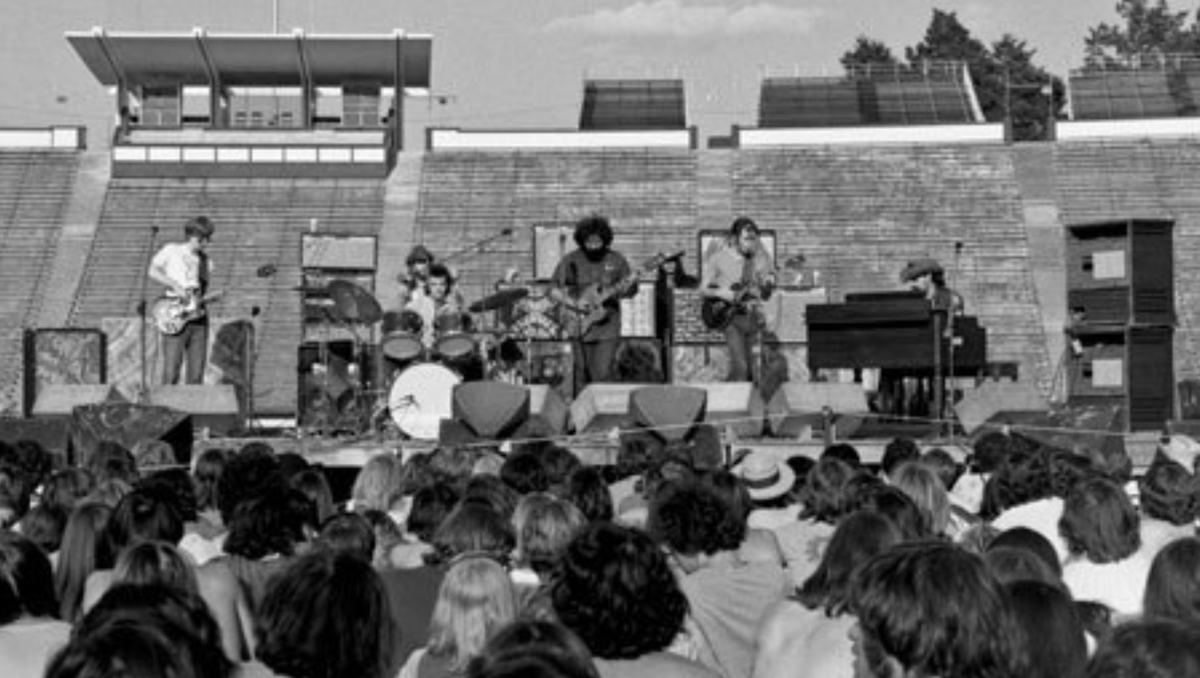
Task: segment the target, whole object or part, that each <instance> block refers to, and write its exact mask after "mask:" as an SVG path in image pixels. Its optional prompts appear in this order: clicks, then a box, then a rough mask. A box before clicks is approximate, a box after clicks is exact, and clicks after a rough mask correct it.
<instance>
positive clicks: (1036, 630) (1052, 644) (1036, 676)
mask: <svg viewBox="0 0 1200 678" xmlns="http://www.w3.org/2000/svg"><path fill="white" fill-rule="evenodd" d="M1005 588H1006V589H1007V590H1008V597H1009V600H1010V601H1011V602H1012V609H1013V613H1014V614H1015V615H1016V619H1017V624H1018V625H1019V626H1020V627H1021V630H1022V631H1023V634H1022V635H1023V639H1024V647H1025V652H1026V655H1027V656H1028V658H1029V663H1028V668H1029V673H1027V674H1025V675H1027V676H1029V677H1030V678H1083V676H1084V675H1086V673H1087V657H1088V646H1087V636H1086V633H1085V632H1084V627H1083V620H1082V619H1081V618H1080V616H1079V611H1078V609H1077V608H1076V606H1075V601H1073V600H1071V594H1069V593H1067V591H1066V590H1064V589H1063V588H1062V586H1061V585H1059V586H1056V585H1053V584H1047V583H1044V582H1038V581H1015V582H1012V583H1010V584H1007V585H1006V586H1005Z"/></svg>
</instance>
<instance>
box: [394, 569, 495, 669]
mask: <svg viewBox="0 0 1200 678" xmlns="http://www.w3.org/2000/svg"><path fill="white" fill-rule="evenodd" d="M517 612H518V605H517V594H516V589H515V588H514V587H513V583H512V580H511V579H509V576H508V571H507V570H506V569H505V568H504V566H502V565H501V564H500V563H498V562H496V560H495V559H493V558H492V557H491V556H490V555H488V554H484V553H465V554H462V555H460V556H459V557H458V558H457V559H456V560H455V562H454V563H453V564H452V565H451V566H450V569H449V571H447V572H446V577H445V578H444V579H443V580H442V585H441V588H440V589H438V599H437V603H435V604H434V607H433V617H432V618H431V619H430V621H429V642H428V644H426V646H425V648H424V649H423V650H417V651H416V652H414V653H413V654H412V655H411V656H410V657H409V659H408V662H407V663H405V665H404V668H403V669H401V671H400V678H444V677H446V676H456V675H461V674H462V673H464V672H465V671H466V668H467V664H468V663H469V662H470V661H471V659H472V658H474V657H475V656H476V655H477V654H479V653H480V651H482V650H483V648H484V646H485V645H486V644H487V642H488V640H490V639H491V637H492V636H494V635H495V634H496V632H497V631H499V630H500V629H502V628H504V627H505V626H506V625H507V624H509V623H510V622H512V621H513V620H515V619H516V618H517Z"/></svg>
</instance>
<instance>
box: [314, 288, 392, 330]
mask: <svg viewBox="0 0 1200 678" xmlns="http://www.w3.org/2000/svg"><path fill="white" fill-rule="evenodd" d="M327 289H328V291H329V298H330V299H332V300H333V309H334V315H335V316H336V317H338V318H340V319H341V320H344V321H346V322H351V323H363V324H366V325H370V324H372V323H377V322H379V321H380V320H381V319H382V318H383V309H382V308H380V307H379V302H378V301H376V300H375V297H373V296H372V295H371V293H370V292H368V291H366V290H364V289H363V288H362V287H359V286H358V285H356V284H354V283H352V282H350V281H349V280H331V281H329V285H328V287H327Z"/></svg>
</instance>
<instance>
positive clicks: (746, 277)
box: [700, 217, 775, 381]
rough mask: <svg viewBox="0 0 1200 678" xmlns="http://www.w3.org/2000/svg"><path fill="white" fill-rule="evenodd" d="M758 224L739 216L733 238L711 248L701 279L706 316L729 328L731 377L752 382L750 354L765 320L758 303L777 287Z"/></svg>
mask: <svg viewBox="0 0 1200 678" xmlns="http://www.w3.org/2000/svg"><path fill="white" fill-rule="evenodd" d="M758 236H759V231H758V225H757V224H755V223H754V221H753V220H751V219H750V218H749V217H738V218H737V219H735V220H734V222H733V225H732V226H730V227H729V237H728V238H727V239H726V241H725V242H724V243H723V244H722V245H721V246H719V247H717V248H716V249H714V250H712V251H710V252H708V253H707V258H706V259H705V262H704V276H703V278H702V280H701V281H700V290H701V294H702V295H703V297H704V301H703V302H702V306H701V315H702V317H703V320H704V322H705V324H706V325H707V326H708V327H709V329H713V330H721V331H723V332H724V333H725V343H726V345H727V346H728V347H729V376H728V380H729V381H751V380H752V379H753V377H754V374H753V373H752V371H751V356H752V349H753V346H754V342H755V340H756V339H757V337H758V333H759V331H760V326H761V324H762V314H761V312H760V310H759V304H760V303H761V302H762V301H763V300H765V299H766V298H767V297H769V296H770V295H771V292H772V291H773V290H774V287H775V266H774V264H773V263H772V262H771V255H770V253H768V252H767V250H766V248H765V247H763V246H762V243H761V242H759V238H758Z"/></svg>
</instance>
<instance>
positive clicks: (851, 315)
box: [806, 291, 987, 377]
mask: <svg viewBox="0 0 1200 678" xmlns="http://www.w3.org/2000/svg"><path fill="white" fill-rule="evenodd" d="M937 316H940V317H937ZM806 322H807V326H808V366H809V368H810V369H812V370H817V369H820V368H857V369H861V368H876V367H878V368H888V369H889V370H893V371H894V372H893V373H894V374H897V375H911V376H934V370H935V368H937V366H938V359H939V356H938V355H936V353H935V350H934V349H935V348H936V346H935V343H934V336H935V333H936V332H937V328H938V327H944V325H943V323H946V322H951V324H952V325H953V329H954V332H953V336H954V339H955V341H954V342H953V344H954V345H953V350H954V352H953V355H951V353H950V348H951V345H950V344H951V342H950V341H949V340H948V339H945V338H944V339H943V341H942V346H941V347H942V353H941V356H940V359H941V360H940V362H941V370H942V373H943V374H944V375H945V376H951V375H953V376H963V377H967V376H975V375H978V374H979V373H980V372H981V371H982V370H984V369H985V368H986V367H987V330H986V329H984V328H983V327H980V326H979V321H978V319H976V318H974V317H973V316H966V315H956V316H953V317H948V314H947V313H945V312H935V311H934V310H933V307H932V305H931V304H930V302H929V301H928V300H926V299H925V297H924V296H923V295H922V294H921V293H920V292H911V291H901V292H863V293H857V294H847V295H846V302H845V303H842V304H818V305H811V306H809V307H808V309H807V320H806ZM943 335H944V332H943Z"/></svg>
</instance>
